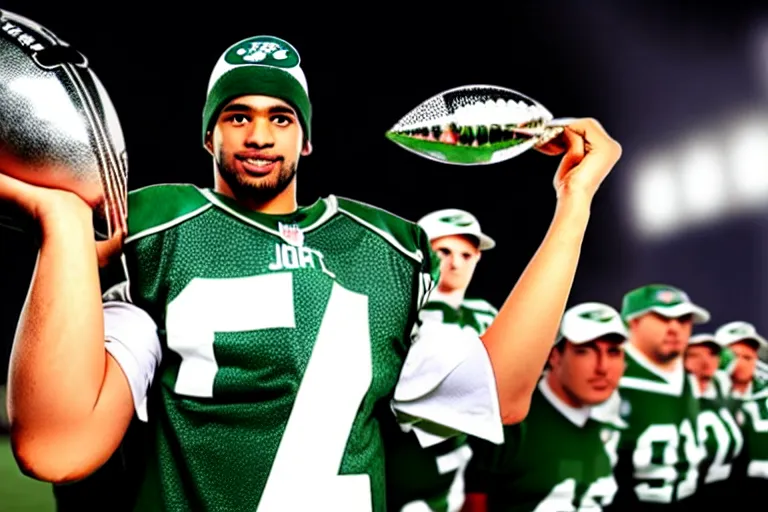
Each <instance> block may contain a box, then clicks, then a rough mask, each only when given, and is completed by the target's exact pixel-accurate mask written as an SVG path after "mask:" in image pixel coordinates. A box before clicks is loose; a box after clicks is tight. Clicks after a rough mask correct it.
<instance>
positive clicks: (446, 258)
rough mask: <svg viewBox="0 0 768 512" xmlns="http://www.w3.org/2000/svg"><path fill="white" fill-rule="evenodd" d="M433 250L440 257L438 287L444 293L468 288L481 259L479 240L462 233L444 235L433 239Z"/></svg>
mask: <svg viewBox="0 0 768 512" xmlns="http://www.w3.org/2000/svg"><path fill="white" fill-rule="evenodd" d="M432 250H434V251H435V253H436V254H437V255H438V257H439V258H440V283H439V284H438V289H439V290H440V291H442V292H444V293H450V292H453V291H457V290H466V289H467V287H468V286H469V283H470V281H472V276H473V275H474V273H475V267H476V266H477V262H478V261H480V250H479V249H478V248H477V242H476V241H475V240H473V239H471V238H468V237H465V236H462V235H451V236H444V237H440V238H436V239H434V240H432Z"/></svg>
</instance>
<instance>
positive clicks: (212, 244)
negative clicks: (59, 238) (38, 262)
mask: <svg viewBox="0 0 768 512" xmlns="http://www.w3.org/2000/svg"><path fill="white" fill-rule="evenodd" d="M125 263H126V268H127V274H128V276H129V280H128V282H127V283H126V284H125V286H123V287H118V288H116V289H114V290H111V291H110V292H108V293H107V294H106V295H105V306H104V308H105V311H104V316H105V331H106V338H107V350H108V351H109V352H110V353H111V354H112V355H113V356H114V357H115V359H116V360H117V361H118V363H119V364H120V365H121V367H122V368H123V371H124V372H125V374H126V376H127V378H128V381H129V382H130V384H131V389H132V391H133V394H134V402H135V405H136V408H137V412H138V414H139V417H140V418H143V419H145V420H147V421H148V422H149V426H150V427H151V430H152V432H153V435H152V442H151V443H150V445H149V446H148V447H147V453H146V468H145V475H144V479H143V484H142V486H141V492H140V494H139V500H138V504H137V507H136V509H137V510H141V511H153V510H164V511H177V510H178V511H182V510H216V511H220V510H221V511H223V510H252V511H257V512H272V511H287V510H310V509H311V510H334V511H339V512H342V511H343V512H346V511H349V512H366V511H375V512H383V511H384V510H386V498H385V478H384V474H385V467H384V449H383V444H382V439H381V435H380V424H381V423H386V422H394V421H395V419H394V416H393V414H392V412H393V410H394V411H396V412H397V413H398V414H401V415H405V416H407V418H408V419H409V421H411V423H413V425H414V427H415V428H416V429H417V431H418V429H420V428H422V427H424V428H429V429H434V428H435V425H439V426H441V427H443V431H445V432H448V434H446V436H448V435H451V434H450V433H451V432H452V433H453V434H455V433H456V432H457V431H462V432H466V433H470V434H472V435H479V436H481V437H485V438H488V439H491V440H494V441H495V442H501V439H502V430H501V424H500V415H499V411H498V397H497V396H496V391H495V387H493V386H492V385H491V383H492V382H493V378H492V370H491V368H490V362H489V361H488V358H487V354H486V353H485V350H484V348H483V346H482V342H481V341H480V340H479V338H477V337H475V338H474V341H473V339H472V338H471V337H468V336H465V337H464V338H462V340H460V342H457V343H456V345H457V346H456V347H453V350H448V351H445V350H443V351H439V350H440V347H441V346H442V345H443V344H442V338H441V335H440V332H439V329H437V330H435V329H431V331H432V334H429V333H430V328H427V327H425V328H419V322H417V318H418V312H419V310H420V308H421V306H422V305H423V304H424V302H425V301H426V298H427V296H428V292H429V291H430V290H431V289H432V287H433V285H434V283H436V282H437V278H438V275H437V273H438V269H439V264H438V260H437V257H436V256H435V255H434V254H433V253H432V251H431V249H430V246H429V242H428V240H427V237H426V236H425V235H424V233H423V232H422V231H421V230H420V228H419V227H418V226H416V225H415V224H414V223H410V222H408V221H406V220H403V219H401V218H399V217H396V216H394V215H392V214H390V213H387V212H385V211H382V210H379V209H376V208H373V207H370V206H367V205H364V204H362V203H358V202H355V201H351V200H347V199H342V198H337V197H335V196H330V197H328V198H325V199H321V200H318V201H317V202H315V203H314V204H313V205H311V206H308V207H304V208H300V209H299V210H297V211H296V212H294V213H292V214H287V215H267V214H263V213H259V212H254V211H251V210H248V209H245V208H243V207H241V206H239V205H238V204H237V203H236V202H235V201H233V200H231V199H230V198H228V197H226V196H223V195H220V194H217V193H215V192H213V191H211V190H208V189H198V188H196V187H194V186H190V185H157V186H152V187H147V188H144V189H140V190H138V191H134V192H132V193H131V194H130V195H129V233H128V237H127V239H126V242H125ZM449 348H450V347H449ZM427 363H431V365H428V364H427ZM425 367H426V369H425ZM478 375H479V377H480V378H479V379H478ZM483 384H486V385H485V386H483ZM489 386H490V387H489ZM446 387H447V391H446V392H441V390H442V389H445V388H446ZM145 397H146V401H145ZM462 400H466V402H464V403H463V404H462ZM145 406H146V410H145ZM470 407H475V408H477V410H479V411H480V412H481V414H480V415H479V416H478V417H474V416H473V417H469V415H466V414H465V415H461V414H459V413H457V411H461V410H465V409H464V408H470ZM419 420H421V421H419Z"/></svg>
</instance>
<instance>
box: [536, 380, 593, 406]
mask: <svg viewBox="0 0 768 512" xmlns="http://www.w3.org/2000/svg"><path fill="white" fill-rule="evenodd" d="M545 381H546V384H547V387H549V389H550V391H552V394H553V395H555V396H556V397H557V398H558V399H559V400H560V401H561V402H563V403H564V404H565V405H567V406H568V407H571V408H573V409H583V408H584V404H583V403H581V401H579V400H578V399H577V398H576V397H575V396H573V395H571V394H569V393H568V392H567V391H566V390H565V388H564V387H563V385H562V383H561V382H560V381H559V380H558V379H557V377H556V376H555V375H554V374H553V373H552V372H547V376H546V377H545Z"/></svg>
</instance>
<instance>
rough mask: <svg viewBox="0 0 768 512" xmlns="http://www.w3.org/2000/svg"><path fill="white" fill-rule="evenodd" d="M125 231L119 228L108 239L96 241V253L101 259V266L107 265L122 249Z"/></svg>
mask: <svg viewBox="0 0 768 512" xmlns="http://www.w3.org/2000/svg"><path fill="white" fill-rule="evenodd" d="M124 237H125V232H124V231H123V230H122V229H117V230H116V231H115V234H114V235H112V237H111V238H109V239H108V240H104V241H101V242H96V255H97V256H98V259H99V267H106V266H107V265H108V264H109V263H110V262H111V261H113V260H114V259H115V258H116V257H117V256H118V255H119V254H120V252H121V251H122V248H123V240H124Z"/></svg>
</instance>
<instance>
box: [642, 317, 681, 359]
mask: <svg viewBox="0 0 768 512" xmlns="http://www.w3.org/2000/svg"><path fill="white" fill-rule="evenodd" d="M629 328H630V330H631V332H632V337H633V339H634V341H635V343H637V344H638V346H639V348H641V349H642V350H643V352H645V353H646V354H647V355H648V357H650V358H651V359H652V360H654V361H656V362H657V363H659V364H664V363H668V362H670V361H673V360H675V359H677V358H678V357H680V356H681V355H682V354H683V351H684V350H685V348H686V346H687V345H688V339H689V338H690V337H691V330H692V329H693V315H684V316H681V317H677V318H667V317H665V316H661V315H659V314H658V313H647V314H645V315H643V316H641V317H638V318H635V319H634V320H632V321H630V323H629Z"/></svg>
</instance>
